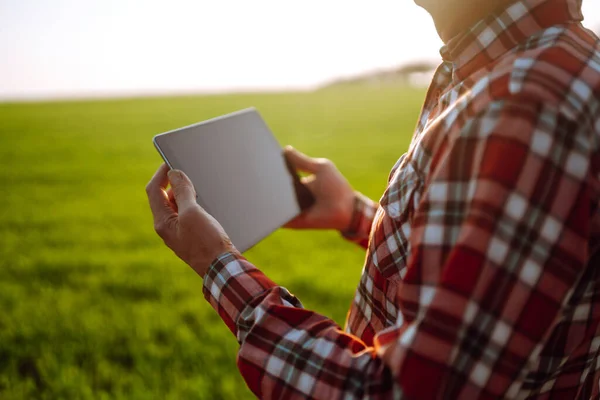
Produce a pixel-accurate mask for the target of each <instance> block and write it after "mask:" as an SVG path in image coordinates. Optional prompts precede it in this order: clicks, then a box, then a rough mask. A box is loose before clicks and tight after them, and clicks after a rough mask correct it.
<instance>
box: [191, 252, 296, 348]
mask: <svg viewBox="0 0 600 400" xmlns="http://www.w3.org/2000/svg"><path fill="white" fill-rule="evenodd" d="M272 289H282V290H280V291H279V292H280V294H281V296H282V299H281V300H282V301H283V302H284V303H287V304H289V305H290V306H294V307H302V304H301V303H300V302H299V301H298V300H297V299H296V298H295V296H293V295H291V294H290V293H289V292H288V291H287V290H285V289H283V288H279V286H277V285H276V284H275V283H274V282H273V281H271V280H270V279H269V278H267V276H266V275H265V274H263V273H262V272H261V271H260V270H259V269H258V268H256V267H255V266H254V265H252V264H251V263H250V262H249V261H248V260H246V259H245V258H244V257H243V256H241V255H240V254H237V253H231V252H228V253H224V254H222V255H220V256H219V257H217V258H216V259H215V260H214V261H213V262H212V264H211V266H210V268H209V269H208V272H207V273H206V275H205V277H204V285H203V288H202V292H203V294H204V298H205V299H206V300H207V301H208V302H209V303H210V305H211V306H212V307H213V308H214V309H215V311H217V313H218V314H219V316H220V317H221V319H222V320H223V321H224V322H225V324H226V325H227V327H228V328H229V329H230V330H231V332H232V333H233V334H234V335H236V337H238V340H239V338H240V332H239V330H240V329H242V330H246V328H247V327H245V325H246V323H245V322H244V321H242V320H241V319H240V316H241V315H242V314H243V313H244V314H247V313H248V309H249V308H252V307H256V305H258V304H259V303H260V301H261V300H262V299H263V298H264V297H265V296H267V294H269V293H270V292H272V291H273V290H272ZM240 324H241V325H244V326H240Z"/></svg>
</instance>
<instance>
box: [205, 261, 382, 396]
mask: <svg viewBox="0 0 600 400" xmlns="http://www.w3.org/2000/svg"><path fill="white" fill-rule="evenodd" d="M204 294H205V296H206V298H207V300H208V301H209V302H210V304H211V305H212V306H213V307H214V308H215V310H217V312H218V313H219V314H220V316H221V317H222V318H223V320H224V321H225V323H226V324H227V325H228V326H229V328H230V329H231V330H232V332H233V333H234V334H235V335H236V337H237V339H238V341H239V342H240V350H239V355H238V367H239V369H240V372H241V373H242V376H243V377H244V379H245V380H246V382H247V384H248V386H249V387H250V389H251V390H252V391H253V392H254V393H255V394H256V395H257V396H259V397H261V398H272V397H277V398H280V397H284V398H296V397H307V396H309V397H312V398H325V399H330V398H341V397H346V396H348V397H351V398H361V397H364V396H365V395H367V394H370V395H371V396H374V397H379V396H381V397H384V395H391V394H392V393H391V391H392V390H393V384H392V379H391V372H390V369H389V368H387V367H386V366H385V365H384V363H383V361H382V360H381V359H380V358H379V357H377V355H376V351H375V349H374V348H369V347H367V346H366V345H365V344H364V343H363V342H362V341H361V340H360V339H358V338H357V337H354V336H351V335H348V334H346V333H344V332H343V331H342V330H341V329H340V328H339V327H338V325H337V324H336V323H335V322H333V321H332V320H330V319H328V318H326V317H323V316H321V315H319V314H317V313H315V312H312V311H309V310H305V309H303V308H302V305H301V303H300V302H299V301H298V300H297V299H296V298H295V297H294V296H292V295H291V294H290V293H289V292H288V291H287V290H286V289H284V288H282V287H279V286H277V285H275V284H274V283H273V282H272V281H270V280H269V279H268V278H267V277H266V276H265V275H264V274H262V273H261V272H260V271H259V270H258V269H257V268H255V267H254V266H253V265H252V264H251V263H249V262H248V261H247V260H245V259H243V258H241V257H239V256H237V257H236V256H234V255H232V254H225V255H223V256H221V257H220V258H219V259H218V260H217V261H216V262H214V263H213V265H212V267H211V269H210V271H209V273H208V274H207V276H206V278H205V283H204Z"/></svg>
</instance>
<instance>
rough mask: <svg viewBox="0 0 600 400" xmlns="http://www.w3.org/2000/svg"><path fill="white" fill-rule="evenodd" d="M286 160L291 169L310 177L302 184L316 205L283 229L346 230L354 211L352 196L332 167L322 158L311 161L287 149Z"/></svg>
mask: <svg viewBox="0 0 600 400" xmlns="http://www.w3.org/2000/svg"><path fill="white" fill-rule="evenodd" d="M284 155H285V157H286V158H287V159H288V160H289V161H290V163H291V164H292V166H293V167H294V168H295V169H296V170H298V171H303V172H308V173H311V174H312V175H310V176H306V177H304V178H302V183H303V184H305V185H306V186H307V187H308V189H309V190H310V191H311V192H312V194H313V196H315V204H314V205H313V206H312V207H311V208H309V209H308V210H306V211H304V212H303V213H302V214H300V215H299V216H298V217H296V218H295V219H293V220H292V221H290V222H288V223H287V224H286V225H285V227H286V228H293V229H337V230H340V231H345V230H346V229H348V227H349V225H350V221H351V219H352V213H353V211H354V198H355V193H354V190H353V189H352V186H350V184H349V183H348V181H347V180H346V178H344V176H343V175H342V174H341V173H340V171H338V169H337V168H336V167H335V165H334V164H333V163H332V162H331V161H330V160H327V159H325V158H311V157H308V156H307V155H305V154H302V153H300V152H299V151H297V150H295V149H294V148H292V147H290V146H287V147H286V148H285V150H284Z"/></svg>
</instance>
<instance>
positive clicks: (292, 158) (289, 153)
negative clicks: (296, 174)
mask: <svg viewBox="0 0 600 400" xmlns="http://www.w3.org/2000/svg"><path fill="white" fill-rule="evenodd" d="M284 155H285V157H286V158H287V160H288V161H289V162H290V163H291V164H292V166H293V167H294V168H295V169H297V170H300V171H304V172H310V173H312V174H314V173H316V172H317V170H318V169H319V166H320V164H319V162H318V161H317V159H316V158H312V157H309V156H307V155H306V154H304V153H301V152H299V151H298V150H296V149H294V148H293V147H292V146H286V147H285V149H284Z"/></svg>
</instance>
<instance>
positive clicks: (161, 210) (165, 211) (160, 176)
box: [146, 164, 173, 222]
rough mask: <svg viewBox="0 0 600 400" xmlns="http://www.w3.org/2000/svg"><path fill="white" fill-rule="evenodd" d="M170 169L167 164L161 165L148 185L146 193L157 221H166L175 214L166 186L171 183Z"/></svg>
mask: <svg viewBox="0 0 600 400" xmlns="http://www.w3.org/2000/svg"><path fill="white" fill-rule="evenodd" d="M168 171H169V167H168V166H167V165H166V164H163V165H161V166H160V168H158V170H157V171H156V173H155V174H154V176H153V177H152V179H151V180H150V182H148V185H146V193H147V195H148V201H149V203H150V209H151V210H152V215H153V217H154V221H155V222H157V221H165V220H167V219H168V218H169V217H170V216H171V215H172V214H173V209H172V208H171V206H169V198H168V196H167V193H166V192H165V188H166V187H167V185H168V184H169V179H168V177H167V172H168Z"/></svg>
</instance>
